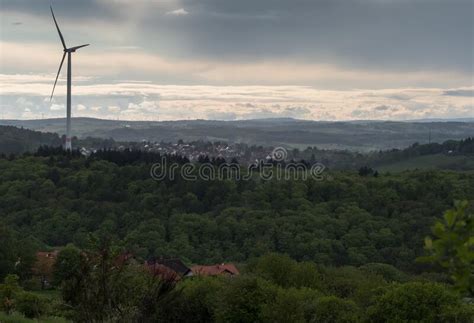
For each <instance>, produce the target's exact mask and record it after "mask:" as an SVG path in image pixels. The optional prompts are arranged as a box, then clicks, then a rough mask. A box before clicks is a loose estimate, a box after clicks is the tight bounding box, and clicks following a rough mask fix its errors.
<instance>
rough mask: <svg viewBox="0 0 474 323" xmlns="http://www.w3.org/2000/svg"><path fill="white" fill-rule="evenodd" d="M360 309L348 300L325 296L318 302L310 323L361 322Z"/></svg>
mask: <svg viewBox="0 0 474 323" xmlns="http://www.w3.org/2000/svg"><path fill="white" fill-rule="evenodd" d="M359 321H360V319H359V308H358V307H357V305H356V304H355V303H354V302H352V301H348V300H344V299H341V298H338V297H336V296H324V297H321V298H319V299H318V300H317V301H316V304H315V308H314V310H313V314H312V318H311V320H310V322H314V323H342V322H344V323H348V322H359Z"/></svg>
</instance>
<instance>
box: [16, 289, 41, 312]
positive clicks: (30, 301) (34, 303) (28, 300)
mask: <svg viewBox="0 0 474 323" xmlns="http://www.w3.org/2000/svg"><path fill="white" fill-rule="evenodd" d="M15 301H16V303H15V309H16V310H17V311H18V312H20V313H22V314H23V315H25V316H26V317H28V318H38V317H40V316H41V315H43V314H45V313H47V312H48V304H47V302H46V300H45V299H44V298H42V297H40V296H38V295H35V294H33V293H29V292H22V293H19V294H18V296H17V297H16V300H15Z"/></svg>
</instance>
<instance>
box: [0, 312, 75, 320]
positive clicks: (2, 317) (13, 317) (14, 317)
mask: <svg viewBox="0 0 474 323" xmlns="http://www.w3.org/2000/svg"><path fill="white" fill-rule="evenodd" d="M34 322H41V323H66V322H69V321H68V320H66V319H64V318H62V317H41V318H39V319H29V318H26V317H24V316H23V315H22V314H20V313H13V314H11V315H7V314H6V313H4V312H0V323H34Z"/></svg>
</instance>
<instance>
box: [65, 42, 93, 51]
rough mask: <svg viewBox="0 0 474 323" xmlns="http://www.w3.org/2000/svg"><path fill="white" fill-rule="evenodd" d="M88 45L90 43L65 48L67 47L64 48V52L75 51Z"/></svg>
mask: <svg viewBox="0 0 474 323" xmlns="http://www.w3.org/2000/svg"><path fill="white" fill-rule="evenodd" d="M86 46H89V44H85V45H80V46H74V47H71V48H65V49H64V52H65V53H74V52H75V51H76V50H78V49H79V48H82V47H86Z"/></svg>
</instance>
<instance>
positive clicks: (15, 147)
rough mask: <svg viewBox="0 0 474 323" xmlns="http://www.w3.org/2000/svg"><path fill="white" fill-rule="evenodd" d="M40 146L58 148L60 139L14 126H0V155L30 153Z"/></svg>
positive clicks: (55, 135) (50, 134)
mask: <svg viewBox="0 0 474 323" xmlns="http://www.w3.org/2000/svg"><path fill="white" fill-rule="evenodd" d="M42 145H46V146H60V145H61V138H60V137H59V136H58V135H57V134H55V133H47V132H38V131H33V130H28V129H23V128H17V127H14V126H0V153H3V154H21V153H24V152H27V151H30V152H32V151H35V150H36V149H38V147H39V146H42Z"/></svg>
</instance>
